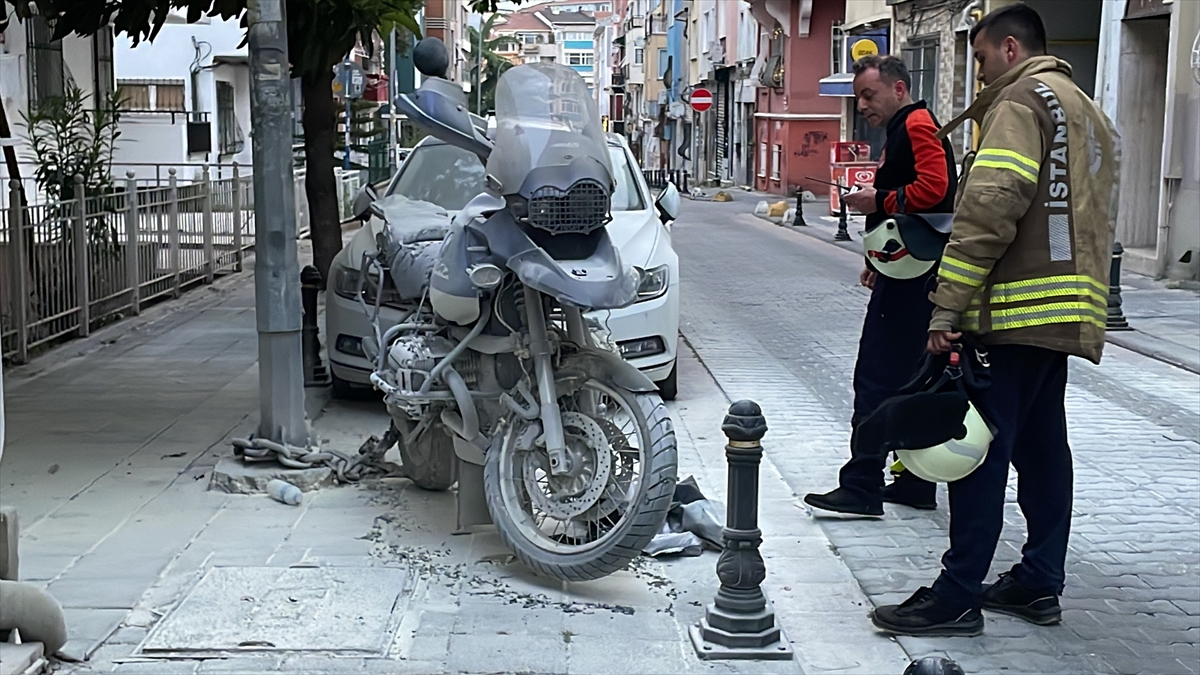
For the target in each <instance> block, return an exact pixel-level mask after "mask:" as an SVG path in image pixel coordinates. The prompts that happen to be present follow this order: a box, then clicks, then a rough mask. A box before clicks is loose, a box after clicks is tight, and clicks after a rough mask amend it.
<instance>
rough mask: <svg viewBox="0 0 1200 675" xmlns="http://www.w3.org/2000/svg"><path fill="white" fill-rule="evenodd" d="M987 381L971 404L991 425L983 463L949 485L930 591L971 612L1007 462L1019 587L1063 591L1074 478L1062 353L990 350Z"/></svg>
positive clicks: (994, 535) (998, 520)
mask: <svg viewBox="0 0 1200 675" xmlns="http://www.w3.org/2000/svg"><path fill="white" fill-rule="evenodd" d="M988 352H989V360H990V361H991V364H992V366H991V372H992V383H991V386H990V387H988V388H987V389H986V390H984V391H983V392H981V393H980V394H978V395H977V396H976V397H975V398H973V399H972V402H973V403H974V404H975V407H976V408H977V409H978V410H979V412H980V413H981V414H982V415H983V417H984V419H985V420H987V421H988V422H989V423H990V424H991V425H992V426H993V427H994V428H995V433H996V437H995V439H994V440H993V441H992V444H991V446H990V447H989V448H988V454H987V458H986V459H985V460H984V462H983V464H982V465H980V467H979V468H978V469H976V470H975V471H974V472H972V473H971V474H970V475H969V476H967V477H966V478H963V479H962V480H960V481H957V482H954V483H951V484H950V549H949V550H948V551H946V553H945V555H943V556H942V567H943V571H942V573H941V575H940V576H939V577H938V579H937V581H936V582H935V583H934V585H933V590H934V591H935V592H936V593H937V594H938V595H939V596H941V597H943V598H945V599H946V600H948V601H949V602H953V603H955V604H959V605H962V606H972V607H978V606H979V605H980V602H981V598H980V595H981V592H982V586H983V582H984V581H985V579H986V577H987V574H988V568H989V567H990V566H991V564H992V556H993V555H994V554H995V552H996V545H997V542H998V541H999V539H1000V531H1001V529H1002V528H1003V526H1004V494H1005V489H1006V488H1007V486H1008V465H1009V463H1010V462H1011V463H1012V465H1013V467H1014V468H1016V470H1017V503H1018V505H1019V506H1020V508H1021V513H1023V514H1024V516H1025V521H1026V523H1027V527H1028V535H1027V538H1026V543H1025V546H1024V547H1023V548H1022V549H1021V562H1020V563H1019V564H1018V565H1017V566H1016V567H1014V568H1013V570H1012V573H1013V575H1014V576H1015V577H1016V580H1017V581H1018V582H1020V583H1021V585H1022V586H1024V587H1025V588H1027V589H1029V590H1031V591H1044V592H1046V593H1047V594H1048V595H1049V594H1055V595H1057V594H1059V593H1061V592H1062V588H1063V583H1064V581H1065V579H1066V574H1065V570H1064V567H1065V561H1066V554H1067V539H1068V537H1069V535H1070V530H1071V501H1072V491H1073V485H1074V483H1073V475H1072V463H1071V448H1070V446H1069V445H1068V443H1067V421H1066V410H1065V402H1064V399H1065V396H1066V387H1067V355H1066V354H1065V353H1063V352H1056V351H1051V350H1049V349H1044V348H1041V347H1031V346H1026V345H994V346H992V347H990V348H989V350H988Z"/></svg>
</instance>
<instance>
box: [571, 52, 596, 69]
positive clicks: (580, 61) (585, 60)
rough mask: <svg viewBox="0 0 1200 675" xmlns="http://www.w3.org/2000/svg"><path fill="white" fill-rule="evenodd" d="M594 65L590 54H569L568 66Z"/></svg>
mask: <svg viewBox="0 0 1200 675" xmlns="http://www.w3.org/2000/svg"><path fill="white" fill-rule="evenodd" d="M592 63H593V56H592V55H591V54H589V53H588V52H572V53H570V54H567V65H569V66H590V65H592Z"/></svg>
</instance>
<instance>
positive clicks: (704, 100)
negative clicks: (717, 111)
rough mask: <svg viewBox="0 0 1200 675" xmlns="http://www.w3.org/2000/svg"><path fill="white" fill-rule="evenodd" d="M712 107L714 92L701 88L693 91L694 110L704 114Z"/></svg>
mask: <svg viewBox="0 0 1200 675" xmlns="http://www.w3.org/2000/svg"><path fill="white" fill-rule="evenodd" d="M711 107H712V92H710V91H709V90H707V89H705V88H703V87H700V88H699V89H694V90H692V110H695V111H696V112H704V111H705V110H708V109H709V108H711Z"/></svg>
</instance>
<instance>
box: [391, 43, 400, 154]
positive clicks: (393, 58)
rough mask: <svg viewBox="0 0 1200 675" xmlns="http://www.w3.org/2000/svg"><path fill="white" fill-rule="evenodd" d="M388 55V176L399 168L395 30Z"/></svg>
mask: <svg viewBox="0 0 1200 675" xmlns="http://www.w3.org/2000/svg"><path fill="white" fill-rule="evenodd" d="M388 40H389V42H390V44H389V45H388V48H389V54H390V56H391V58H390V59H389V60H388V113H389V114H388V169H389V174H390V173H394V172H395V171H396V168H397V167H398V166H399V162H397V161H396V141H397V135H396V29H395V28H393V29H392V33H391V36H390V37H389V38H388Z"/></svg>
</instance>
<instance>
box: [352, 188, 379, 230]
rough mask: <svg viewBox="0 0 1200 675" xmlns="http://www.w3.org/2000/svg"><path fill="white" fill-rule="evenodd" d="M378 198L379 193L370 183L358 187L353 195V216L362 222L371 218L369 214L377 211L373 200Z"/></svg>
mask: <svg viewBox="0 0 1200 675" xmlns="http://www.w3.org/2000/svg"><path fill="white" fill-rule="evenodd" d="M376 199H379V193H378V192H376V191H375V186H374V185H371V184H370V183H368V184H366V185H364V186H362V187H361V188H359V189H358V194H357V195H355V197H354V217H355V218H358V219H359V220H361V221H363V222H364V223H365V222H367V221H368V220H370V219H371V215H372V214H375V213H378V209H377V208H373V207H374V206H375V200H376Z"/></svg>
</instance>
